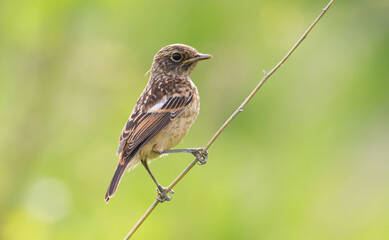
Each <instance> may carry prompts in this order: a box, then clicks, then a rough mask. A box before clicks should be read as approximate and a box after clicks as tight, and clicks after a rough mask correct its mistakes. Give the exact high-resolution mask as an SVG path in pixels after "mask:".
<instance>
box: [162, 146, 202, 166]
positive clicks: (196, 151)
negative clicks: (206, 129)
mask: <svg viewBox="0 0 389 240" xmlns="http://www.w3.org/2000/svg"><path fill="white" fill-rule="evenodd" d="M155 152H156V153H158V154H165V153H192V154H193V155H194V156H195V157H196V159H197V160H198V161H199V165H203V164H206V163H207V158H208V151H205V152H204V149H203V148H186V149H168V150H163V151H161V152H158V151H155Z"/></svg>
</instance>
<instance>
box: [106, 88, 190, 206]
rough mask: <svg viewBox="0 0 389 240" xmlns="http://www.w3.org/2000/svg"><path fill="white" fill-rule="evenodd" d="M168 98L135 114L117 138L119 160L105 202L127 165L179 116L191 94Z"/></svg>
mask: <svg viewBox="0 0 389 240" xmlns="http://www.w3.org/2000/svg"><path fill="white" fill-rule="evenodd" d="M187 93H189V94H187V95H186V96H185V95H177V96H174V97H170V98H168V99H167V101H166V102H165V103H164V104H163V105H162V106H161V107H160V108H159V109H154V110H153V111H149V112H140V111H138V112H135V113H133V114H131V116H130V118H129V119H128V121H127V122H126V124H125V126H124V128H123V131H122V133H121V135H120V138H119V148H118V152H117V154H118V155H120V160H119V163H118V166H117V168H116V171H115V174H114V176H113V178H112V181H111V184H110V185H109V187H108V190H107V193H106V195H105V201H106V202H108V201H109V199H110V198H111V197H112V196H113V195H114V194H115V192H116V189H117V187H118V185H119V182H120V180H121V178H122V176H123V173H124V171H125V169H126V167H127V165H128V163H129V162H130V161H131V159H133V157H134V156H135V155H136V154H137V153H138V152H139V151H140V149H142V147H143V146H144V145H145V144H147V143H148V142H149V141H150V140H151V139H153V138H154V137H155V136H156V135H157V134H158V133H159V132H161V131H162V129H164V128H165V127H166V126H167V125H168V124H169V123H170V122H171V121H173V120H174V118H176V117H177V116H179V115H180V114H181V112H182V111H183V110H184V108H185V107H186V106H187V105H188V104H189V103H190V102H191V101H192V97H193V93H192V92H187Z"/></svg>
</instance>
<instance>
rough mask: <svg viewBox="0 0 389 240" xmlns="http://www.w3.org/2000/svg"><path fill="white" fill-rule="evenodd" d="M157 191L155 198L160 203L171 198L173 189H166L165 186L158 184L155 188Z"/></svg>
mask: <svg viewBox="0 0 389 240" xmlns="http://www.w3.org/2000/svg"><path fill="white" fill-rule="evenodd" d="M157 193H158V196H157V197H156V198H157V200H158V201H159V202H160V203H163V202H165V201H170V200H172V195H173V193H174V191H173V190H169V191H167V189H166V188H164V187H162V186H161V185H159V186H158V188H157ZM169 193H170V196H169V195H168V194H169Z"/></svg>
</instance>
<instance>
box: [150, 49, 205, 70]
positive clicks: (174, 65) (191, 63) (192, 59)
mask: <svg viewBox="0 0 389 240" xmlns="http://www.w3.org/2000/svg"><path fill="white" fill-rule="evenodd" d="M209 58H212V56H211V55H209V54H202V53H199V52H197V50H196V49H194V48H192V47H190V46H187V45H184V44H172V45H168V46H166V47H164V48H162V49H161V50H159V52H158V53H157V54H156V55H155V57H154V61H153V65H152V66H151V74H164V73H166V74H178V75H183V76H189V75H190V74H191V73H192V72H193V69H194V67H195V66H196V63H197V62H198V61H201V60H205V59H209Z"/></svg>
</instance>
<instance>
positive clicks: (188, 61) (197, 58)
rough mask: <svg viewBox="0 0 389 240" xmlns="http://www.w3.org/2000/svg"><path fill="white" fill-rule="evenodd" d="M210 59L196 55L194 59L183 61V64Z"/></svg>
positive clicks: (206, 56)
mask: <svg viewBox="0 0 389 240" xmlns="http://www.w3.org/2000/svg"><path fill="white" fill-rule="evenodd" d="M210 58H212V55H209V54H202V53H200V54H199V55H196V56H195V57H194V58H191V59H188V60H185V61H184V63H190V62H197V61H201V60H205V59H210Z"/></svg>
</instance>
